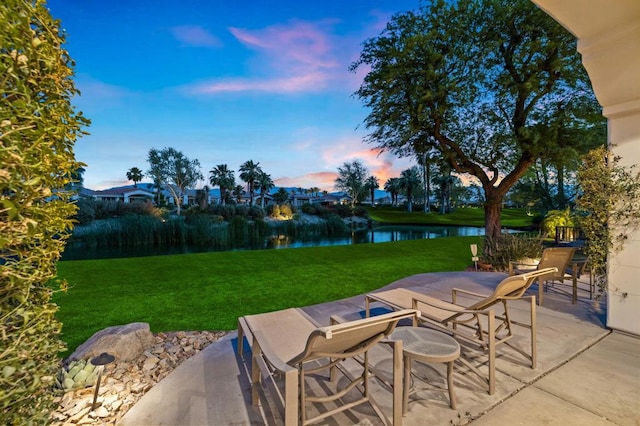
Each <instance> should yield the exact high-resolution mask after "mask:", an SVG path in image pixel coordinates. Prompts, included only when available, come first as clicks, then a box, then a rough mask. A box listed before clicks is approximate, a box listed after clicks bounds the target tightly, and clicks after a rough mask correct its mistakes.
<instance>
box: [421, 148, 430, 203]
mask: <svg viewBox="0 0 640 426" xmlns="http://www.w3.org/2000/svg"><path fill="white" fill-rule="evenodd" d="M427 179H428V172H427V161H426V157H425V161H423V162H422V184H423V190H424V194H425V196H424V203H423V209H422V210H423V212H425V213H428V212H429V190H428V189H427Z"/></svg>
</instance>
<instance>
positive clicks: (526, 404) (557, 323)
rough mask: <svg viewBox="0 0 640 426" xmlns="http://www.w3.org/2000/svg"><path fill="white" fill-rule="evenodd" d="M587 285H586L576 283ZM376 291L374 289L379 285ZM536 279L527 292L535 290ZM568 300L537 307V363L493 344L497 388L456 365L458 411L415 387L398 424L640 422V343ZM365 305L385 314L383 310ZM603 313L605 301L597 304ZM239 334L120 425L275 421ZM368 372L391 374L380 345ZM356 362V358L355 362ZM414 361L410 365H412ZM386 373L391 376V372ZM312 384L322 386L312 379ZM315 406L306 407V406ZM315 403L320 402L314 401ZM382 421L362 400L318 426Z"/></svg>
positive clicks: (434, 371)
mask: <svg viewBox="0 0 640 426" xmlns="http://www.w3.org/2000/svg"><path fill="white" fill-rule="evenodd" d="M505 276H506V275H505V274H502V273H493V272H489V273H476V272H448V273H430V274H419V275H414V276H411V277H407V278H403V279H401V280H398V281H396V282H394V283H392V284H390V285H388V286H386V287H384V288H383V289H385V290H386V289H391V288H396V287H405V288H411V289H413V290H416V291H419V292H423V293H425V294H429V295H432V296H435V297H440V298H448V297H449V296H450V293H451V288H453V287H458V288H463V289H466V290H470V291H476V292H481V293H487V292H489V291H490V290H491V289H492V288H493V287H495V285H496V284H497V283H498V282H499V281H500V280H501V279H503V278H504V277H505ZM581 287H582V288H585V287H584V286H581ZM380 290H382V289H380ZM536 291H537V289H536V286H535V285H534V286H533V287H532V288H531V289H529V291H528V292H527V294H536V293H535V292H536ZM578 296H579V298H578V303H577V304H576V305H572V304H571V295H570V287H568V286H558V285H556V286H555V287H553V288H550V289H549V291H548V292H547V293H546V294H545V302H544V306H538V307H537V328H538V333H537V336H538V339H537V342H538V362H537V368H536V369H535V370H534V369H531V368H530V367H529V366H527V363H526V361H525V360H524V358H522V357H520V356H519V355H518V354H517V353H516V352H513V351H510V350H507V349H504V348H499V349H498V351H497V353H498V357H497V362H496V369H497V387H496V391H495V393H494V394H493V395H489V394H488V393H487V390H486V387H485V386H484V384H483V383H481V381H480V380H479V379H478V378H477V376H475V375H473V374H468V372H467V371H465V367H464V366H463V365H462V364H459V363H456V366H455V369H454V384H455V392H456V397H457V401H458V405H457V408H456V410H452V409H451V408H449V400H448V395H447V393H446V392H441V391H435V390H434V391H421V392H419V393H418V394H416V395H414V396H413V397H411V398H410V401H409V410H408V413H407V415H406V416H405V417H404V418H403V424H405V425H423V424H433V425H448V424H465V423H468V422H469V421H473V423H474V424H480V425H482V424H486V425H493V424H505V423H507V422H509V423H511V422H512V421H513V420H514V419H518V423H519V424H531V425H537V424H545V423H546V424H618V425H637V424H638V423H639V422H640V408H639V407H638V401H640V340H639V339H638V338H637V337H634V336H629V335H625V334H621V333H616V332H614V333H612V332H611V331H610V330H607V329H605V328H604V326H603V324H604V316H605V313H604V312H601V313H597V312H596V311H595V310H594V308H593V305H592V301H591V300H589V296H588V292H586V291H579V292H578ZM364 302H365V298H364V295H359V296H355V297H352V298H349V299H344V300H340V301H335V302H329V303H324V304H320V305H314V306H308V307H304V308H303V310H304V311H305V312H306V313H307V314H309V315H310V316H311V317H313V318H314V319H315V320H317V321H318V322H319V323H321V324H323V325H328V324H329V317H330V316H331V315H340V316H342V317H345V318H347V319H355V318H360V317H362V316H363V315H364ZM376 306H377V305H375V304H374V305H373V307H374V309H377V310H379V311H381V312H382V311H383V309H384V308H383V306H382V305H379V306H378V307H376ZM603 309H604V304H603ZM510 313H511V315H512V319H514V320H516V321H525V320H526V319H527V317H528V315H529V312H528V305H527V304H526V302H524V301H516V302H514V303H512V304H511V308H510ZM515 331H516V334H517V337H516V344H521V345H522V346H523V347H524V346H526V345H527V343H528V336H527V330H525V329H522V328H520V327H516V329H515ZM237 344H238V342H237V335H236V333H231V334H229V335H228V336H226V337H225V338H223V339H221V340H220V341H218V342H216V343H214V344H212V345H210V346H209V347H207V348H206V349H205V350H203V351H202V352H201V353H199V354H198V355H197V356H195V357H193V358H191V359H189V360H188V361H186V362H185V363H183V364H182V365H181V366H180V367H178V368H177V369H176V370H175V371H174V372H173V373H172V374H170V375H169V376H168V377H167V378H165V379H164V380H163V381H161V382H160V383H159V384H157V385H156V386H155V387H154V388H153V389H152V390H151V391H149V392H148V393H147V394H146V395H145V396H144V397H143V398H142V399H141V400H140V401H139V402H138V403H137V404H136V405H135V406H134V407H133V408H132V409H131V410H130V411H129V412H128V413H127V414H126V415H125V416H124V417H123V418H122V420H121V422H120V424H122V425H140V424H145V425H159V424H180V425H203V424H209V425H232V424H233V425H249V424H256V425H257V424H274V423H275V422H274V420H273V418H272V416H271V415H270V414H271V413H270V410H269V409H268V408H267V409H266V410H265V409H263V408H264V404H263V406H261V407H254V406H252V404H251V386H250V369H248V364H249V361H250V356H248V355H247V352H248V351H249V347H248V345H247V344H246V342H245V343H244V344H245V361H243V360H242V359H240V358H239V357H238V356H237ZM371 357H372V359H373V361H372V364H373V365H374V369H375V372H376V373H377V374H378V375H379V376H380V377H383V378H385V372H390V371H391V368H390V363H391V352H390V351H389V350H388V348H387V347H386V346H385V345H379V346H378V347H376V348H375V350H372V353H371ZM354 365H355V363H354ZM415 370H416V369H415V366H414V371H415ZM417 370H418V371H419V372H420V374H424V375H426V376H427V377H429V378H432V379H434V380H436V381H437V382H436V384H442V382H443V381H444V379H443V373H444V370H445V366H444V365H443V364H430V365H428V366H420V367H419V368H418V369H417ZM389 375H390V373H389ZM371 383H372V385H373V386H372V387H373V389H374V398H375V400H376V402H377V403H378V405H379V406H380V408H381V409H382V411H383V412H384V413H385V414H386V415H387V417H388V418H391V412H392V407H391V393H390V392H389V391H388V389H387V388H385V387H384V386H381V385H380V384H379V382H378V380H375V379H374V380H372V381H371ZM316 386H317V389H318V390H319V391H320V392H322V389H321V388H320V386H326V384H325V383H322V382H318V383H316ZM317 408H318V407H313V408H312V410H315V409H317ZM320 408H321V409H322V407H320ZM357 423H361V424H381V423H382V422H381V421H380V419H379V418H378V417H377V416H376V415H375V413H374V411H373V409H372V408H371V407H370V406H369V405H366V404H365V405H361V406H358V407H355V408H354V409H352V410H350V411H347V412H345V413H340V414H337V415H335V416H332V417H329V418H328V419H325V420H323V421H321V422H319V423H318V424H327V425H342V424H357Z"/></svg>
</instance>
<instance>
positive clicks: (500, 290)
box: [365, 268, 556, 395]
mask: <svg viewBox="0 0 640 426" xmlns="http://www.w3.org/2000/svg"><path fill="white" fill-rule="evenodd" d="M555 271H556V269H555V268H548V269H540V270H535V271H531V272H528V273H525V274H522V275H516V276H510V277H507V278H505V279H503V280H502V281H501V282H500V283H499V284H498V285H497V286H496V288H495V290H494V291H493V293H492V294H490V295H484V294H478V293H474V292H470V291H467V290H462V289H457V288H454V289H452V294H451V302H447V301H443V300H440V299H437V298H434V297H430V296H427V295H425V294H422V293H419V292H416V291H413V290H409V289H405V288H397V289H393V290H387V291H381V292H377V293H369V294H367V295H366V296H365V313H366V316H369V313H370V305H371V303H372V302H376V301H377V302H381V303H383V304H385V305H387V306H389V307H391V308H392V309H408V308H410V309H416V310H419V311H420V312H421V315H420V317H419V318H418V320H419V321H421V322H425V323H427V324H429V325H430V326H433V327H435V328H437V329H440V330H443V331H446V332H448V333H449V334H451V335H453V336H454V337H455V338H456V339H457V340H459V341H461V342H462V343H467V344H468V345H472V346H475V347H479V348H480V349H481V350H482V351H483V352H487V353H488V358H489V360H488V364H489V365H488V368H489V372H488V378H487V377H486V375H484V374H482V373H481V372H480V371H479V370H478V368H477V367H476V366H475V365H473V364H472V363H470V362H468V361H467V360H466V359H464V358H463V357H461V358H459V359H460V361H461V362H462V363H464V364H465V365H466V366H467V367H468V368H470V369H471V370H472V371H473V372H475V373H476V374H477V375H478V376H479V377H481V378H482V379H483V381H485V382H486V384H487V385H488V392H489V394H490V395H492V394H493V393H494V392H495V380H496V379H495V362H496V346H497V345H499V344H502V343H504V344H505V345H506V346H509V347H511V348H512V349H514V350H515V351H517V352H518V353H520V354H521V355H523V356H524V357H525V358H526V359H527V360H528V361H530V364H531V368H533V369H535V368H536V363H537V360H536V356H537V345H536V306H535V296H529V297H528V298H529V305H530V323H529V324H526V323H520V322H516V321H513V320H512V319H511V318H510V317H509V310H508V304H507V302H508V301H509V300H517V299H525V297H524V296H523V295H524V293H525V291H526V290H527V289H528V288H529V286H530V285H531V284H532V283H533V281H535V280H536V279H537V278H538V277H541V276H545V275H547V274H550V273H553V272H555ZM459 294H463V295H466V296H471V297H473V298H475V300H478V299H479V300H478V301H477V302H475V303H469V304H463V303H461V302H460V301H459V300H458V295H459ZM498 303H502V305H503V313H502V314H500V315H496V313H495V311H494V309H493V306H494V305H496V304H498ZM414 325H415V324H414ZM513 325H518V326H522V327H525V328H527V329H529V330H530V336H531V337H530V339H531V350H530V353H527V352H526V351H524V350H522V349H520V348H519V347H517V346H514V345H512V344H511V343H509V340H510V339H511V338H512V337H513V336H514V334H513V330H512V326H513Z"/></svg>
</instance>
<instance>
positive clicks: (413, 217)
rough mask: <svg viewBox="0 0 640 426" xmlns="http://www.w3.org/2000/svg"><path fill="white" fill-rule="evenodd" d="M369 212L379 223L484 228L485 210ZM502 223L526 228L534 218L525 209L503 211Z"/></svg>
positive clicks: (377, 209) (381, 209)
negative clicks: (445, 212) (446, 212)
mask: <svg viewBox="0 0 640 426" xmlns="http://www.w3.org/2000/svg"><path fill="white" fill-rule="evenodd" d="M367 211H368V212H369V216H370V217H371V218H372V219H373V220H375V221H376V222H379V223H396V224H411V225H458V226H484V210H483V209H481V208H474V207H465V208H458V209H456V211H455V212H453V213H449V214H445V215H443V214H440V213H434V212H431V213H423V212H422V211H418V212H416V211H414V212H412V213H409V212H407V211H406V210H401V209H398V208H394V207H374V208H371V207H369V208H367ZM501 223H502V226H504V227H506V228H524V227H528V226H531V225H532V223H533V216H527V213H526V210H525V209H503V210H502V215H501Z"/></svg>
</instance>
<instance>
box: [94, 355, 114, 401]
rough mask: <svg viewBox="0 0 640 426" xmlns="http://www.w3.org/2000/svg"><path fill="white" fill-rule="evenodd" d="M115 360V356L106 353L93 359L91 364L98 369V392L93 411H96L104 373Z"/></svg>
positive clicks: (95, 393) (96, 391) (95, 395)
mask: <svg viewBox="0 0 640 426" xmlns="http://www.w3.org/2000/svg"><path fill="white" fill-rule="evenodd" d="M114 359H116V358H115V357H114V356H113V355H111V354H108V353H106V352H102V353H101V354H100V355H98V356H97V357H95V358H93V359H91V364H93V365H95V366H96V367H97V368H98V381H97V382H96V390H95V392H94V394H93V404H91V411H93V410H95V409H96V401H97V399H98V392H99V391H100V379H101V378H102V372H103V370H104V368H105V365H107V364H110V363H112V362H113V360H114Z"/></svg>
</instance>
